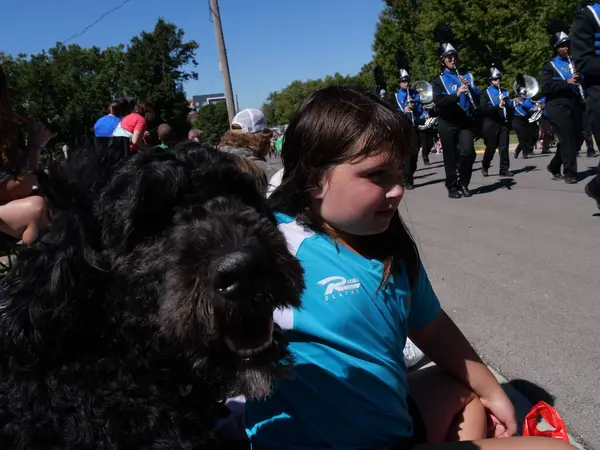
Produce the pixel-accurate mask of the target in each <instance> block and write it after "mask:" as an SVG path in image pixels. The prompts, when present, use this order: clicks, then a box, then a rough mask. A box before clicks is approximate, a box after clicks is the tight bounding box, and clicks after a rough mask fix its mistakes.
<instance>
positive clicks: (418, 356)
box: [402, 338, 425, 367]
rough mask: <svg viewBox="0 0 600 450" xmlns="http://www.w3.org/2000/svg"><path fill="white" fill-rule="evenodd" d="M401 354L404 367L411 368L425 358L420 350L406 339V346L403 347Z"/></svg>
mask: <svg viewBox="0 0 600 450" xmlns="http://www.w3.org/2000/svg"><path fill="white" fill-rule="evenodd" d="M402 353H404V362H405V363H406V367H413V366H414V365H416V364H417V363H418V362H419V361H421V360H422V359H423V357H424V356H425V354H424V353H423V352H422V351H421V349H420V348H419V347H417V346H416V345H415V344H414V343H413V341H411V340H410V339H408V338H407V339H406V345H405V346H404V350H403V351H402Z"/></svg>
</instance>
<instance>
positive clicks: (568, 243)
mask: <svg viewBox="0 0 600 450" xmlns="http://www.w3.org/2000/svg"><path fill="white" fill-rule="evenodd" d="M551 156H552V155H535V156H534V157H532V158H529V159H527V160H523V159H518V160H515V159H514V158H513V154H512V152H511V156H510V158H511V170H512V171H514V172H515V176H514V178H512V179H499V178H498V177H497V176H496V175H497V171H498V157H497V155H496V157H495V159H494V161H493V163H492V167H491V168H490V177H488V178H484V177H483V176H482V175H481V170H480V169H481V163H480V161H481V157H482V156H481V155H478V156H477V162H476V164H475V165H474V174H473V180H472V183H471V186H470V187H471V189H472V190H473V192H474V195H473V197H472V198H463V199H456V200H452V199H449V198H448V197H447V192H446V189H445V188H444V172H443V163H442V159H441V156H440V155H431V162H432V165H431V166H423V163H422V160H420V161H419V170H418V171H417V172H416V173H415V185H416V189H415V190H414V191H409V192H407V193H406V195H405V201H404V202H403V203H402V205H401V214H402V216H403V217H404V219H405V220H406V222H407V223H408V224H409V227H410V228H411V230H412V231H413V233H414V237H415V240H416V241H417V243H418V245H419V248H420V250H421V252H422V255H423V261H424V264H425V266H426V267H427V269H428V272H429V275H430V277H431V282H432V284H433V286H434V288H435V289H436V292H437V293H438V296H439V297H440V300H441V302H442V305H443V307H444V308H445V309H446V311H447V312H448V314H449V315H450V316H451V317H452V318H453V319H454V320H455V321H456V322H457V323H458V324H459V326H460V327H461V329H462V330H463V331H464V333H465V334H466V335H467V337H468V338H469V340H470V341H471V342H472V343H473V344H474V345H475V347H476V348H477V350H478V351H479V353H480V354H481V355H482V357H483V358H484V359H485V361H486V362H487V363H488V364H489V365H490V366H491V367H492V368H494V369H495V370H496V371H498V372H499V373H500V374H502V375H503V376H504V377H505V378H506V379H508V380H509V381H510V382H511V384H512V385H513V387H515V388H516V389H517V390H519V391H520V392H521V393H523V394H525V396H527V397H528V398H529V400H530V401H531V402H532V403H536V402H537V401H538V400H542V399H543V400H545V401H547V402H548V403H554V406H555V407H556V408H557V409H558V410H559V412H560V413H561V414H562V416H563V418H564V419H565V421H566V422H567V425H568V427H569V431H570V432H571V434H573V435H574V436H575V437H577V438H578V439H580V440H582V441H583V443H584V446H585V448H587V449H600V430H599V429H598V424H599V423H600V384H599V382H598V381H599V380H600V347H599V346H598V342H600V326H599V325H600V276H599V270H600V211H599V210H598V209H596V205H595V203H594V201H592V200H591V199H589V198H588V197H587V196H586V195H585V194H584V193H583V187H584V184H585V181H582V182H580V183H578V184H575V185H567V184H565V183H564V182H563V181H558V180H552V179H551V177H550V174H549V173H548V172H547V171H546V166H547V164H548V162H549V161H550V157H551ZM597 163H598V160H597V159H589V158H587V157H585V156H583V157H580V158H578V164H579V171H580V172H583V173H585V172H587V173H588V174H589V176H591V175H592V169H594V168H595V166H596V165H597ZM270 164H271V165H272V166H273V167H275V166H277V167H280V162H279V160H277V159H274V160H272V161H271V163H270ZM589 176H588V178H586V180H589V179H590V178H589Z"/></svg>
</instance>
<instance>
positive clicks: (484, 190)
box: [471, 178, 517, 195]
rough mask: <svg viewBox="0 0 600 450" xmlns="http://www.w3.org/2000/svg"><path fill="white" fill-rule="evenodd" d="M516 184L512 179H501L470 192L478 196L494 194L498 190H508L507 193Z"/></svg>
mask: <svg viewBox="0 0 600 450" xmlns="http://www.w3.org/2000/svg"><path fill="white" fill-rule="evenodd" d="M516 184H517V183H515V180H513V179H512V178H501V179H500V180H498V181H496V182H495V183H492V184H488V185H486V186H480V187H478V188H475V189H473V190H472V191H471V192H472V194H473V195H480V194H489V193H490V192H494V191H497V190H498V189H503V188H504V189H508V190H509V191H510V190H511V189H512V187H513V186H515V185H516Z"/></svg>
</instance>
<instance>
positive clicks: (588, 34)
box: [571, 7, 600, 86]
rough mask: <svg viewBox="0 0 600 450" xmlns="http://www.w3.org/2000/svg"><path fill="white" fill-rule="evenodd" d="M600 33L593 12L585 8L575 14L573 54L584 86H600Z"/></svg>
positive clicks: (572, 39) (572, 34)
mask: <svg viewBox="0 0 600 450" xmlns="http://www.w3.org/2000/svg"><path fill="white" fill-rule="evenodd" d="M598 32H600V27H599V26H598V23H597V22H596V19H595V18H594V16H593V14H592V12H591V11H590V10H589V9H588V8H587V7H583V8H581V9H579V11H577V12H576V13H575V17H574V19H573V28H572V31H571V52H572V54H573V64H575V69H576V70H577V72H579V73H580V74H582V75H583V82H584V86H595V85H598V84H600V56H599V55H596V49H595V46H594V41H596V39H595V34H596V33H598Z"/></svg>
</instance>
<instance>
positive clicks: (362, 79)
mask: <svg viewBox="0 0 600 450" xmlns="http://www.w3.org/2000/svg"><path fill="white" fill-rule="evenodd" d="M372 72H373V71H372V66H371V64H366V65H365V66H363V68H362V69H361V71H360V72H359V73H358V74H357V75H354V76H349V75H346V76H344V75H341V74H339V73H336V74H334V75H333V76H331V75H327V76H326V77H325V78H319V79H317V80H308V81H299V80H296V81H293V82H292V83H290V85H288V86H287V87H285V88H284V89H282V90H281V91H277V92H271V93H270V94H269V96H268V97H267V100H266V102H265V104H264V105H263V113H264V114H265V119H266V120H267V123H268V124H270V125H282V124H286V123H288V122H289V120H290V118H291V117H292V115H293V114H294V112H295V111H296V109H298V107H299V106H300V104H301V103H302V101H303V100H304V99H305V98H306V96H307V95H309V94H311V93H313V92H315V91H317V90H319V89H322V88H325V87H328V86H341V85H351V86H357V87H362V88H366V89H370V90H374V88H375V81H374V80H373V75H372Z"/></svg>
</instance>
